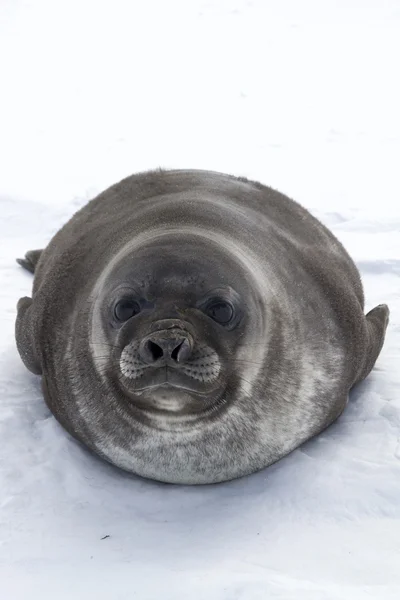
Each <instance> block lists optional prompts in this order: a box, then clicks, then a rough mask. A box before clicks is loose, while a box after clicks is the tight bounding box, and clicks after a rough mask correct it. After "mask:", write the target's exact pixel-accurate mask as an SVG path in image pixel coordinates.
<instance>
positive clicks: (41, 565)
mask: <svg viewBox="0 0 400 600" xmlns="http://www.w3.org/2000/svg"><path fill="white" fill-rule="evenodd" d="M0 10H1V25H0V27H1V29H0V57H1V59H0V60H1V72H0V82H1V94H0V164H1V177H0V206H1V222H0V243H1V253H0V261H1V262H0V277H1V288H0V319H1V355H0V360H1V365H0V368H1V369H0V448H1V450H0V506H1V511H0V536H1V537H0V539H1V545H0V597H1V599H2V600H27V599H29V600H36V599H39V598H40V600H47V599H53V598H57V599H58V600H66V599H70V598H74V599H75V600H80V599H85V600H86V599H89V598H96V600H131V599H133V598H137V599H139V600H150V599H151V600H153V599H154V600H155V599H157V600H158V599H160V598H162V599H163V600H184V599H185V600H186V599H187V598H190V599H192V600H203V599H204V598H206V599H207V600H266V599H270V598H280V599H296V600H303V599H304V600H325V599H326V600H338V599H340V600H361V599H366V600H367V599H370V598H374V599H379V600H389V599H398V598H399V597H400V392H399V389H400V374H399V366H400V360H399V359H400V179H399V161H400V91H399V56H400V2H399V1H398V0H382V1H379V2H378V1H376V0H359V1H357V0H338V1H333V0H332V1H330V0H327V1H325V2H319V1H318V0H302V2H297V1H296V0H292V1H290V0H280V1H279V2H278V0H277V1H269V0H251V1H250V0H248V1H245V0H226V1H222V0H220V1H218V0H215V1H211V0H209V1H202V0H190V1H187V0H169V1H168V2H166V1H164V0H160V1H155V0H146V1H144V0H143V1H126V2H124V1H119V0H113V1H112V2H111V1H109V2H104V1H85V0H70V1H69V2H51V1H50V0H48V1H45V0H36V1H35V2H28V1H24V0H2V2H1V5H0ZM159 166H163V167H174V168H204V169H213V170H218V171H225V172H230V173H233V174H236V175H244V176H247V177H250V178H254V179H257V180H260V181H262V182H263V183H265V184H268V185H271V186H272V187H275V188H277V189H279V190H280V191H282V192H284V193H286V194H287V195H289V196H291V197H293V198H295V199H296V200H298V201H300V202H301V203H302V204H303V205H304V206H306V207H307V208H308V209H309V210H311V211H312V212H313V214H315V215H316V216H317V217H319V218H320V219H321V220H322V221H323V222H324V223H325V224H326V225H327V226H328V227H330V229H331V230H332V231H333V232H334V233H335V234H336V235H337V236H338V237H339V239H340V240H341V241H342V242H343V243H344V245H345V247H346V248H347V249H348V251H349V252H350V253H351V255H352V256H353V258H354V259H355V261H356V262H357V264H358V266H359V268H360V270H361V273H362V277H363V281H364V285H365V292H366V302H367V305H366V310H369V309H370V308H372V307H373V306H375V305H377V304H379V303H382V302H386V303H387V304H389V306H390V309H391V322H390V325H389V329H388V333H387V341H386V344H385V347H384V350H383V351H382V354H381V356H380V358H379V360H378V362H377V364H376V367H375V369H374V370H373V372H372V374H371V375H370V376H369V377H368V379H367V380H366V381H365V382H364V383H363V384H361V385H360V386H358V388H357V389H355V390H354V391H353V392H352V394H351V395H350V401H349V404H348V407H347V408H346V410H345V412H344V414H343V416H342V417H341V418H340V419H339V420H338V421H337V422H336V423H335V424H334V425H333V426H331V427H330V428H329V429H328V430H327V431H325V432H324V433H323V434H321V435H320V436H319V437H317V438H316V439H314V440H312V441H310V442H308V443H307V444H305V445H304V446H302V447H301V448H299V449H298V450H296V451H295V452H293V453H292V454H291V455H290V456H288V457H287V458H285V459H284V460H281V461H280V462H279V463H277V464H276V465H274V466H273V467H271V468H269V469H266V470H264V471H262V472H260V473H257V474H255V475H252V476H250V477H246V478H243V479H240V480H236V481H234V482H231V483H226V484H221V485H215V486H205V487H179V486H170V485H163V484H158V483H155V482H150V481H145V480H142V479H139V478H135V477H132V476H129V475H128V474H125V473H123V472H121V471H119V470H117V469H116V468H113V467H112V466H110V465H107V464H105V463H103V462H102V461H101V460H100V459H97V458H96V457H94V456H93V455H91V454H89V453H88V452H87V451H86V450H85V449H83V448H82V447H81V446H79V445H78V444H77V443H76V442H74V441H73V440H72V439H71V438H70V437H69V436H68V435H67V434H66V433H65V432H64V431H63V430H62V428H61V427H60V426H59V425H58V424H57V422H56V421H55V419H54V418H53V417H52V416H51V415H50V413H49V411H48V409H47V408H46V406H45V404H44V402H43V400H42V394H41V390H40V382H39V378H37V377H35V376H33V375H31V374H30V373H29V372H28V371H27V370H26V369H25V368H24V366H23V364H22V362H21V360H20V358H19V356H18V354H17V350H16V347H15V343H14V320H15V315H16V302H17V300H18V298H19V297H21V296H25V295H30V291H31V284H32V278H31V276H30V275H29V274H28V273H27V272H25V271H23V270H22V269H21V268H20V267H18V265H17V264H16V263H15V258H16V257H18V256H22V255H23V254H24V252H25V251H26V250H29V249H32V248H40V247H43V246H44V245H46V244H47V242H48V241H49V240H50V238H51V236H52V235H53V234H54V233H55V232H56V231H57V229H58V228H59V227H60V226H61V225H62V224H63V223H64V222H65V221H66V220H67V219H68V217H69V216H70V215H72V214H73V212H75V211H76V210H77V208H78V207H80V206H82V205H83V204H84V203H85V202H87V200H88V199H89V198H91V197H93V196H94V195H95V194H96V193H98V192H100V191H102V190H103V189H104V188H106V187H107V186H108V185H110V184H112V183H115V182H116V181H118V180H119V179H121V178H122V177H124V176H127V175H129V174H131V173H133V172H135V171H140V170H144V169H148V168H154V167H159Z"/></svg>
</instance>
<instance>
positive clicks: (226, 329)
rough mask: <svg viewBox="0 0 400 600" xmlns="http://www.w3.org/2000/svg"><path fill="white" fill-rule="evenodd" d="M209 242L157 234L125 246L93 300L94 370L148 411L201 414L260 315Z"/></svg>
mask: <svg viewBox="0 0 400 600" xmlns="http://www.w3.org/2000/svg"><path fill="white" fill-rule="evenodd" d="M205 244H208V250H207V252H205V251H204V247H205ZM209 245H210V242H209V241H201V240H196V241H194V240H193V239H192V240H190V241H185V239H183V238H181V239H179V237H178V238H177V237H174V238H171V237H168V236H163V238H160V239H156V240H154V241H152V242H151V243H147V244H145V245H143V246H142V247H138V248H135V249H134V250H133V251H132V250H130V251H129V250H128V251H127V252H125V253H124V254H123V257H122V258H121V259H120V260H119V261H118V263H117V264H116V265H115V266H113V267H112V268H111V269H110V272H109V273H108V274H107V277H106V278H105V281H104V282H103V285H102V291H101V294H100V295H99V299H100V300H99V301H96V302H95V308H94V311H93V321H92V348H93V353H94V359H95V365H96V368H97V370H98V371H100V372H101V374H102V377H103V378H104V377H107V378H108V379H109V380H111V381H112V382H113V385H115V386H117V387H118V388H119V390H120V392H122V395H123V396H124V398H125V399H126V402H128V403H131V404H132V405H134V406H135V407H136V408H138V409H140V411H142V412H143V414H146V415H147V416H151V417H153V418H156V419H157V417H160V418H162V419H163V420H164V421H165V419H168V417H169V416H170V417H174V420H176V418H177V417H178V418H179V419H180V420H184V419H185V417H186V418H189V419H193V418H196V417H201V416H202V415H204V416H206V415H207V414H209V413H210V411H212V412H215V411H216V410H217V408H218V407H219V406H222V405H223V404H224V402H225V401H226V400H227V394H226V390H227V386H228V384H229V385H230V386H231V387H232V385H234V382H235V380H236V379H237V376H236V374H237V371H238V366H239V362H238V361H239V359H238V356H237V349H238V346H239V344H240V341H241V339H242V338H243V336H244V335H245V331H247V332H248V330H249V328H251V323H252V319H251V315H252V314H253V315H254V314H255V313H256V312H257V306H256V299H255V298H254V293H253V292H251V289H254V285H253V286H249V282H248V281H247V278H248V276H247V278H246V275H245V273H242V272H241V269H240V266H239V265H238V264H236V263H235V261H234V260H233V259H232V257H231V256H229V255H228V254H227V253H224V252H222V251H221V248H215V253H214V254H213V252H211V253H210V247H209ZM166 259H167V260H166ZM227 274H229V278H227ZM100 324H101V325H100ZM105 353H106V355H107V356H108V355H110V356H111V358H112V360H111V361H108V360H107V367H108V368H107V369H106V370H105V369H104V365H105V361H104V360H103V359H104V358H105ZM229 396H230V397H232V396H234V395H233V394H230V395H229Z"/></svg>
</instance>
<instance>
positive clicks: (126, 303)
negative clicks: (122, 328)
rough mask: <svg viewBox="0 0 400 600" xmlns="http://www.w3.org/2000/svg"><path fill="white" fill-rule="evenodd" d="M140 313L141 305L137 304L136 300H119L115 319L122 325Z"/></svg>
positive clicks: (115, 309) (115, 310)
mask: <svg viewBox="0 0 400 600" xmlns="http://www.w3.org/2000/svg"><path fill="white" fill-rule="evenodd" d="M139 312H140V306H139V304H138V303H137V302H136V300H132V299H131V298H123V299H122V300H119V302H117V304H116V305H115V308H114V315H115V318H116V319H117V321H120V322H121V323H123V322H124V321H128V319H131V318H132V317H134V316H135V315H137V314H138V313H139Z"/></svg>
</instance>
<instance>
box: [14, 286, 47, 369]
mask: <svg viewBox="0 0 400 600" xmlns="http://www.w3.org/2000/svg"><path fill="white" fill-rule="evenodd" d="M17 311H18V312H17V320H16V322H15V339H16V342H17V348H18V352H19V354H20V356H21V358H22V361H23V363H24V365H25V366H26V368H27V369H29V370H30V371H31V372H32V373H35V375H40V374H41V373H42V366H41V363H40V359H39V353H38V348H37V341H36V340H37V336H36V326H37V318H35V315H34V314H33V313H34V305H33V302H32V298H28V296H25V297H24V298H20V299H19V301H18V304H17Z"/></svg>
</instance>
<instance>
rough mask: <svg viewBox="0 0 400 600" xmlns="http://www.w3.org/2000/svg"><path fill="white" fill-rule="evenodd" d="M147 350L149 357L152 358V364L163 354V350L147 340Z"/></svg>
mask: <svg viewBox="0 0 400 600" xmlns="http://www.w3.org/2000/svg"><path fill="white" fill-rule="evenodd" d="M147 350H148V353H149V356H151V357H152V358H153V360H154V362H155V361H156V360H158V359H159V358H161V357H162V355H163V354H164V352H163V349H162V348H161V347H160V346H159V345H158V344H155V343H154V342H152V341H151V340H149V341H148V342H147Z"/></svg>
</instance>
